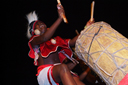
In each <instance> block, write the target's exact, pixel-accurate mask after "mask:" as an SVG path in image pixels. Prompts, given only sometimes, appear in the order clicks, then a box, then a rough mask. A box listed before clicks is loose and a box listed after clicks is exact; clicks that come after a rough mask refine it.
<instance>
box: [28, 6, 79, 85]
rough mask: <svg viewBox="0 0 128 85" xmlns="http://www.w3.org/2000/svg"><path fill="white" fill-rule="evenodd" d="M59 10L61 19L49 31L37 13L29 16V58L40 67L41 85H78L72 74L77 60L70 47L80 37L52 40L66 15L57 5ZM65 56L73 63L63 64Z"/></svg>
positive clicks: (38, 72) (39, 80)
mask: <svg viewBox="0 0 128 85" xmlns="http://www.w3.org/2000/svg"><path fill="white" fill-rule="evenodd" d="M57 8H58V14H59V17H58V19H57V20H56V21H55V22H54V23H53V25H52V26H51V27H50V28H49V29H47V26H46V25H45V24H44V23H43V22H42V21H39V20H38V17H37V15H36V13H35V12H31V13H29V14H28V15H27V19H28V22H29V26H28V32H27V36H28V38H29V39H30V40H29V42H28V45H29V47H30V51H29V56H30V57H31V58H33V59H34V64H35V65H37V66H38V68H37V80H38V83H39V85H59V82H62V83H63V85H77V84H76V82H75V80H74V79H73V77H72V75H71V73H70V70H71V68H72V67H74V66H75V65H76V64H77V62H76V60H74V59H73V58H72V51H71V49H70V46H74V45H75V42H76V39H77V37H78V35H77V36H76V37H74V38H73V39H62V38H60V37H59V36H57V37H55V38H53V39H51V37H52V36H53V34H54V32H55V31H56V29H57V27H58V26H59V24H60V23H61V21H62V14H64V9H63V7H62V5H57ZM60 56H61V57H60ZM65 56H66V57H68V58H69V59H70V60H72V61H73V62H72V63H70V64H68V65H66V64H61V62H62V61H63V60H64V58H65Z"/></svg>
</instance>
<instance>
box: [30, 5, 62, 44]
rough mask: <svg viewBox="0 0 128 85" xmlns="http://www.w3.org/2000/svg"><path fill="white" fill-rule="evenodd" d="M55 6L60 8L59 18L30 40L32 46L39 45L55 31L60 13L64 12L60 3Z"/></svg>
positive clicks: (60, 18) (59, 21)
mask: <svg viewBox="0 0 128 85" xmlns="http://www.w3.org/2000/svg"><path fill="white" fill-rule="evenodd" d="M57 7H59V8H60V9H58V14H59V18H58V19H57V20H56V21H55V22H54V23H53V25H52V26H51V27H50V28H49V30H47V31H46V32H45V33H43V34H41V35H40V36H38V37H36V38H34V39H33V40H32V41H31V45H32V46H35V45H39V44H41V43H43V42H46V41H48V40H49V39H50V38H51V37H52V36H53V34H54V33H55V31H56V29H57V27H58V26H59V24H60V23H61V22H62V14H64V9H63V7H62V5H57Z"/></svg>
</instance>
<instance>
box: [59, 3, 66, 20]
mask: <svg viewBox="0 0 128 85" xmlns="http://www.w3.org/2000/svg"><path fill="white" fill-rule="evenodd" d="M57 8H58V14H59V17H61V18H62V16H63V15H65V11H64V8H63V6H62V5H61V4H58V5H57Z"/></svg>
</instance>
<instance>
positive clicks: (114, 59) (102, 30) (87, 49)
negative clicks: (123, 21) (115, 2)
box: [75, 21, 128, 85]
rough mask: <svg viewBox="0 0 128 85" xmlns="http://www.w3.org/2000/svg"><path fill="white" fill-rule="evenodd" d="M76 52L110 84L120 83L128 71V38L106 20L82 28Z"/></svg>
mask: <svg viewBox="0 0 128 85" xmlns="http://www.w3.org/2000/svg"><path fill="white" fill-rule="evenodd" d="M121 29H123V28H121ZM75 53H76V54H77V55H78V57H79V58H80V59H82V60H83V61H84V62H85V63H86V64H87V65H88V66H89V67H90V68H91V69H92V70H93V71H94V72H95V73H96V74H97V75H98V76H99V77H100V78H101V79H102V80H103V81H104V82H105V83H106V84H108V85H118V84H119V82H120V81H121V80H122V79H123V78H124V77H125V75H126V74H127V73H128V39H127V38H126V37H124V36H123V35H122V34H120V33H119V32H117V31H116V30H115V29H113V28H112V27H111V26H110V25H109V24H107V23H106V22H103V21H101V22H96V23H94V24H92V25H90V26H88V27H86V28H85V29H84V30H82V31H81V33H80V35H79V37H78V39H77V41H76V45H75Z"/></svg>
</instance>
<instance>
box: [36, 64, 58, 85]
mask: <svg viewBox="0 0 128 85" xmlns="http://www.w3.org/2000/svg"><path fill="white" fill-rule="evenodd" d="M50 67H52V66H49V67H46V68H44V69H43V70H41V71H40V73H39V75H38V76H37V80H38V84H39V85H50V83H49V80H48V74H47V73H48V70H49V69H50V70H49V76H50V81H51V83H52V85H57V84H56V83H55V81H54V80H53V79H52V76H51V68H50Z"/></svg>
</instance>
